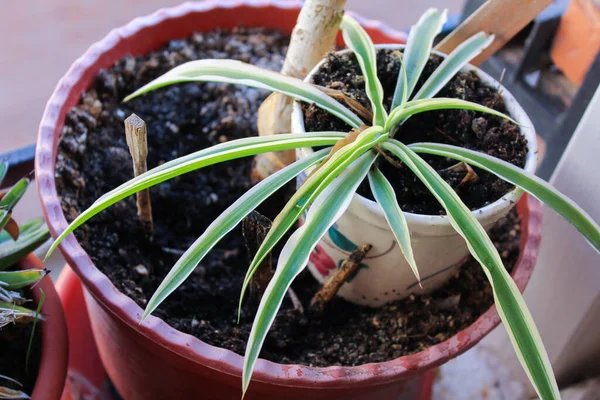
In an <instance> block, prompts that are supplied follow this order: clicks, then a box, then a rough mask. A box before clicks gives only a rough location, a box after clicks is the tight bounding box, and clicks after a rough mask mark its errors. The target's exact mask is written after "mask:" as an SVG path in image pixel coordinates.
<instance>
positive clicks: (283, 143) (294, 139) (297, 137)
mask: <svg viewBox="0 0 600 400" xmlns="http://www.w3.org/2000/svg"><path fill="white" fill-rule="evenodd" d="M344 137H345V134H343V133H336V132H330V133H321V134H320V135H318V136H317V135H315V134H313V133H301V134H300V133H297V134H280V135H273V136H260V137H251V138H245V139H238V140H232V141H229V142H225V143H221V144H218V145H216V146H212V147H210V148H207V149H204V150H200V151H197V152H195V153H193V154H191V155H189V156H186V157H185V159H186V161H185V162H183V163H182V162H179V161H178V160H174V161H172V162H170V163H166V164H165V165H167V164H169V165H168V166H166V167H165V165H163V166H160V167H157V168H154V169H151V170H150V171H148V172H146V173H144V174H142V175H140V176H138V177H137V178H134V179H132V180H131V181H129V182H126V183H124V184H123V185H121V186H119V187H117V188H116V189H114V190H112V191H110V192H109V193H107V194H105V195H104V196H102V197H100V198H99V199H98V200H96V201H95V202H94V204H92V205H91V206H90V207H89V208H88V209H87V210H85V211H84V212H82V213H81V214H79V216H78V217H77V218H76V219H75V220H74V221H73V222H71V224H70V225H69V226H68V227H67V228H66V229H65V230H64V232H62V233H61V234H60V235H59V237H58V238H56V240H55V241H54V243H52V246H50V249H49V250H48V253H47V254H46V258H48V256H49V255H50V254H52V252H53V251H54V250H55V249H56V247H58V245H59V243H60V242H61V241H62V240H63V239H64V238H65V237H67V236H68V235H69V234H70V233H72V232H73V231H74V230H75V229H77V228H78V227H80V226H81V225H82V224H84V223H85V222H86V221H87V220H89V219H90V218H92V217H93V216H94V215H96V214H98V213H99V212H101V211H102V210H105V209H106V208H108V207H110V206H111V205H113V204H115V203H117V202H118V201H120V200H122V199H124V198H126V197H128V196H130V195H132V194H134V193H136V192H139V191H140V190H143V189H146V188H149V187H151V186H154V185H157V184H159V183H161V182H164V181H166V180H169V179H172V178H174V177H176V176H179V175H182V174H184V173H186V172H190V171H194V170H197V169H200V168H203V167H207V166H209V165H213V164H218V163H221V162H225V161H230V160H234V159H237V158H242V157H247V156H253V155H256V154H259V153H268V152H271V151H281V150H290V149H295V148H298V147H310V146H331V145H334V144H335V143H336V142H337V141H338V140H339V139H342V138H344Z"/></svg>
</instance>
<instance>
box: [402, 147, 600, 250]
mask: <svg viewBox="0 0 600 400" xmlns="http://www.w3.org/2000/svg"><path fill="white" fill-rule="evenodd" d="M409 147H410V148H411V149H412V150H413V151H415V152H417V153H427V154H433V155H437V156H441V157H448V158H453V159H456V160H459V161H463V162H466V163H467V164H470V165H472V166H474V167H478V168H481V169H483V170H486V171H488V172H490V173H492V174H494V175H496V176H498V177H499V178H501V179H503V180H505V181H507V182H510V183H512V184H513V185H515V186H517V187H519V188H521V189H522V190H524V191H526V192H527V193H529V194H531V195H532V196H534V197H535V198H537V199H539V200H540V201H542V202H544V203H545V204H546V205H548V206H550V207H551V208H552V209H553V210H554V211H556V212H557V213H559V214H560V215H561V216H562V217H563V218H564V219H566V220H567V221H569V222H570V223H571V224H573V225H574V226H575V228H577V230H578V231H579V232H581V234H582V235H583V236H584V237H585V238H586V239H587V241H588V242H589V243H590V244H591V245H592V246H593V247H594V248H595V249H596V251H599V252H600V226H598V224H597V223H596V222H594V220H593V219H592V217H591V216H590V215H589V214H588V213H586V212H585V211H584V210H583V209H582V208H581V207H579V206H578V205H577V204H575V202H574V201H572V200H571V199H569V198H568V197H567V196H565V195H563V194H562V193H560V192H559V191H558V190H556V189H555V188H553V187H552V185H550V184H549V183H548V182H545V181H543V180H542V179H540V178H538V177H537V176H535V175H534V174H531V173H529V172H527V171H524V170H523V169H521V168H519V167H516V166H514V165H512V164H510V163H508V162H506V161H503V160H500V159H498V158H495V157H492V156H489V155H487V154H484V153H480V152H478V151H474V150H469V149H465V148H462V147H457V146H450V145H447V144H438V143H415V144H412V145H410V146H409Z"/></svg>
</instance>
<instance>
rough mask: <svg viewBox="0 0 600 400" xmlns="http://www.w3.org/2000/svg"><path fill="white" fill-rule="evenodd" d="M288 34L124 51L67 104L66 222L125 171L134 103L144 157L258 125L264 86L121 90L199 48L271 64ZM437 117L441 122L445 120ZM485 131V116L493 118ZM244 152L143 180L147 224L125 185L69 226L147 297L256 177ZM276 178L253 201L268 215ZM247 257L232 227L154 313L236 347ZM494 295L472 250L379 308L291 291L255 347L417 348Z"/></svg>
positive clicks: (338, 359) (326, 354)
mask: <svg viewBox="0 0 600 400" xmlns="http://www.w3.org/2000/svg"><path fill="white" fill-rule="evenodd" d="M287 42H288V38H287V37H286V36H284V35H282V34H280V33H278V32H274V31H266V30H261V29H238V30H235V31H232V32H227V31H220V30H217V31H213V32H210V33H205V34H195V35H193V36H192V37H190V38H189V39H187V40H177V41H172V42H170V43H169V44H167V45H166V46H165V47H164V48H162V49H160V50H158V51H156V52H153V53H151V54H149V55H146V56H141V57H131V56H130V57H125V58H124V59H122V60H120V61H119V62H117V63H116V64H115V65H114V66H113V67H111V68H110V69H108V70H105V71H102V72H101V73H100V74H99V75H98V77H97V79H96V81H95V82H94V83H93V85H92V87H91V88H90V89H89V90H88V92H86V93H84V94H83V95H82V98H81V102H80V104H79V105H78V106H76V107H75V108H74V109H73V110H72V111H71V112H70V113H69V114H68V116H67V119H66V123H65V126H64V129H63V137H62V140H61V142H60V145H59V153H58V162H57V172H56V179H57V185H58V191H59V194H60V195H61V197H62V207H63V211H64V212H65V215H66V216H67V219H68V220H73V219H74V218H75V217H76V216H77V215H78V214H79V213H80V212H81V211H82V210H84V209H85V208H87V207H88V206H89V205H91V204H92V202H93V201H94V200H96V199H97V198H98V197H100V196H101V195H102V194H104V193H106V192H107V191H109V190H111V189H113V188H114V187H116V186H117V185H119V184H121V183H123V182H125V181H127V180H128V179H130V178H131V177H132V175H133V172H132V167H131V159H130V156H129V154H128V151H127V145H126V142H125V134H124V128H123V120H124V119H125V118H126V117H127V116H129V115H130V114H131V113H132V112H135V113H136V114H138V115H139V116H140V117H142V118H143V119H144V120H145V121H146V122H147V124H148V146H149V151H148V153H149V159H148V166H149V168H152V167H155V166H157V165H160V164H161V163H164V162H166V161H169V160H172V159H174V158H175V157H178V156H182V155H185V154H188V153H190V152H192V151H196V150H198V149H202V148H205V147H208V146H211V145H214V144H216V143H220V142H224V141H227V140H232V139H236V138H240V137H248V136H254V135H256V130H255V124H256V113H257V109H258V106H259V105H260V104H261V102H262V100H263V99H264V98H265V97H266V96H267V94H268V93H266V92H264V91H259V90H256V89H249V88H244V87H241V86H227V85H223V84H195V83H192V84H182V85H175V86H171V87H168V88H164V89H161V90H158V91H155V92H152V93H149V94H147V95H144V96H142V97H139V98H137V99H134V100H133V101H131V102H129V103H121V99H122V98H123V97H124V96H125V95H127V94H129V93H131V92H132V91H134V90H135V89H136V88H138V87H140V86H141V85H142V84H144V83H146V82H148V81H149V80H151V79H153V78H155V77H157V76H159V75H160V74H162V73H164V72H166V71H168V70H169V69H170V68H172V67H174V66H175V65H178V64H181V63H183V62H185V61H188V60H193V59H200V58H235V59H241V60H243V61H247V62H250V63H252V64H257V65H260V66H263V67H266V68H270V69H273V70H278V69H279V68H280V67H281V64H282V61H283V55H284V54H285V51H286V46H287ZM445 129H446V128H445ZM490 129H491V128H490ZM251 165H252V160H251V159H244V160H240V161H235V162H229V163H227V164H222V165H219V166H217V167H214V168H206V169H203V170H202V171H201V172H192V173H188V174H186V175H184V176H181V177H178V178H176V179H173V180H171V181H168V182H165V183H162V184H160V185H157V186H155V187H153V188H152V189H151V199H152V208H153V215H154V232H153V234H152V235H151V236H150V235H147V234H146V233H145V232H144V230H143V229H142V227H141V225H140V223H139V221H138V219H137V211H136V206H135V198H134V197H131V198H128V199H126V200H124V201H121V202H120V203H117V204H116V205H114V206H112V207H111V208H109V209H108V210H106V211H104V212H102V213H101V214H100V215H98V216H97V217H95V218H93V219H92V220H90V221H89V222H88V223H86V224H85V225H84V226H83V227H82V228H80V229H78V230H77V231H76V236H77V238H78V240H79V242H80V243H81V245H82V246H83V248H84V249H85V250H86V251H87V253H88V254H89V255H90V256H91V258H92V260H93V261H94V263H95V264H96V266H97V267H98V268H99V269H100V270H101V271H103V272H104V273H105V274H106V275H107V276H108V277H109V278H110V279H111V281H112V282H113V283H114V284H115V286H116V287H117V288H118V289H119V290H120V291H121V292H123V293H124V294H126V295H127V296H129V297H131V298H132V299H133V300H134V301H135V302H136V303H137V304H138V305H140V307H142V308H144V307H145V305H146V303H147V301H148V299H150V297H151V295H152V293H153V292H154V290H155V289H156V288H157V287H158V285H159V284H160V282H161V281H162V279H163V278H164V277H165V275H166V274H167V272H168V271H169V269H170V268H171V266H173V265H174V263H175V262H176V261H177V259H178V257H179V256H180V255H181V253H182V252H183V251H184V250H185V249H187V247H188V246H189V245H190V244H191V243H192V242H193V241H194V240H195V239H196V238H197V237H198V236H199V235H200V234H201V233H202V232H203V231H204V230H205V229H206V227H207V226H208V225H209V224H210V223H211V222H212V221H213V220H214V219H215V218H216V216H217V215H218V214H219V213H220V212H221V211H223V210H224V209H225V208H226V207H227V206H229V205H230V204H231V203H233V202H234V201H235V200H236V199H237V198H238V197H239V196H240V195H241V194H242V193H244V192H245V191H246V190H247V189H248V188H250V187H251V186H252V182H251V180H250V178H249V176H250V171H251ZM287 189H288V190H287V192H286V191H285V190H284V191H283V192H282V193H279V194H278V195H277V196H275V197H274V199H273V200H272V201H271V202H270V203H268V204H265V205H264V207H261V208H260V209H259V211H260V212H261V213H263V214H264V215H266V216H268V217H270V218H273V217H274V215H275V214H276V213H277V211H278V210H279V209H280V208H281V207H282V205H283V203H282V202H283V200H284V198H285V196H286V193H289V188H287ZM519 237H520V224H519V220H518V217H517V216H516V213H514V212H513V213H511V214H510V215H509V217H508V218H506V219H505V220H503V221H501V222H500V224H499V226H498V227H496V228H494V229H493V230H492V238H493V240H494V242H495V244H496V245H497V247H498V249H499V250H500V254H501V256H502V258H503V260H504V262H505V264H506V266H507V268H509V269H510V268H512V267H513V265H514V262H515V260H516V259H517V257H518V248H519ZM248 264H249V254H248V251H247V249H246V245H245V242H244V238H243V236H242V232H241V228H240V227H238V228H236V229H235V230H233V231H232V232H231V233H230V234H228V235H227V236H226V237H225V238H224V239H223V240H222V241H221V242H220V243H219V244H218V245H217V246H216V247H215V248H214V249H213V250H212V251H211V252H210V253H209V254H208V256H207V257H206V258H205V259H204V260H203V261H202V263H201V264H200V265H199V266H198V267H197V268H196V269H195V271H194V272H193V273H192V275H191V276H190V277H189V278H188V279H187V280H186V281H185V283H184V284H183V285H181V286H180V287H179V288H178V289H177V290H176V291H175V292H174V293H173V294H172V295H171V296H170V297H169V298H168V299H167V300H166V301H165V302H164V303H163V304H162V305H161V306H160V307H159V309H158V310H157V311H156V312H155V315H156V316H159V317H161V318H163V319H164V320H165V321H166V322H167V323H169V324H170V325H171V326H173V327H174V328H176V329H179V330H180V331H182V332H186V333H189V334H192V335H194V336H196V337H198V338H200V339H202V340H203V341H205V342H207V343H210V344H212V345H215V346H219V347H224V348H227V349H230V350H233V351H235V352H236V353H238V354H243V353H244V349H245V345H246V341H247V338H248V334H249V332H250V328H251V324H252V321H253V318H254V315H255V311H256V303H255V302H247V304H245V305H244V307H243V310H242V315H241V321H240V323H239V324H237V323H236V314H237V304H238V298H239V291H240V288H241V284H242V279H243V276H244V274H245V271H246V269H247V267H248ZM293 288H294V291H295V293H296V294H297V295H298V297H299V298H300V300H301V302H302V304H303V305H304V308H305V309H306V308H307V307H308V304H309V302H310V299H311V297H312V296H313V295H314V293H315V292H316V291H317V290H318V289H319V285H318V284H317V283H316V281H315V280H314V279H313V278H312V277H311V276H310V274H309V273H308V272H306V271H305V272H303V273H302V274H301V275H300V277H299V278H298V279H297V280H296V281H295V282H294V284H293ZM492 302H493V298H492V293H491V289H490V287H489V285H488V283H487V281H486V278H485V276H484V274H483V272H482V270H481V268H480V267H479V266H478V265H477V264H476V262H475V261H474V260H472V259H471V260H469V261H468V262H467V263H466V265H465V266H464V267H463V268H462V269H461V270H460V272H458V273H457V275H456V276H455V277H453V278H452V279H451V280H450V281H449V282H448V283H447V284H446V285H445V286H444V287H443V288H441V289H439V290H437V291H436V292H435V293H433V294H431V295H424V296H412V297H410V298H407V299H404V300H402V301H397V302H393V303H389V304H387V305H385V306H383V307H381V308H379V309H371V308H367V307H360V306H356V305H353V304H350V303H348V302H346V301H344V300H342V299H339V298H335V299H334V300H333V301H332V302H331V303H330V304H329V307H328V309H327V311H326V312H325V314H324V315H321V316H320V317H315V316H309V315H308V313H306V315H305V314H303V313H302V312H300V311H299V310H297V309H295V308H294V307H293V305H292V302H291V301H290V300H289V299H288V298H287V297H286V299H285V300H284V303H283V305H282V309H281V311H280V312H279V314H278V317H277V319H276V321H275V323H274V325H273V328H272V329H271V331H270V333H269V335H268V337H267V340H266V342H265V345H264V348H263V351H262V354H261V357H263V358H266V359H269V360H272V361H275V362H280V363H301V364H306V365H314V366H329V365H336V364H337V365H359V364H364V363H368V362H379V361H386V360H389V359H393V358H396V357H399V356H402V355H406V354H410V353H413V352H417V351H420V350H422V349H424V348H426V347H428V346H431V345H433V344H435V343H439V342H440V341H443V340H445V339H447V338H448V337H450V336H452V335H453V334H455V333H456V332H458V331H460V330H461V329H463V328H465V327H466V326H468V325H470V324H471V323H473V322H474V321H475V320H476V319H477V317H479V316H480V315H481V314H482V313H483V312H484V311H485V310H487V309H488V308H489V307H490V305H491V304H492Z"/></svg>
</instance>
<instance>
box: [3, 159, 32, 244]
mask: <svg viewBox="0 0 600 400" xmlns="http://www.w3.org/2000/svg"><path fill="white" fill-rule="evenodd" d="M4 172H6V171H4ZM30 182H31V176H30V175H27V176H26V177H24V178H21V179H20V180H19V181H18V182H17V183H15V185H14V186H13V187H12V188H10V190H9V191H8V192H6V194H5V195H4V197H2V199H1V200H0V230H2V229H4V228H5V227H7V225H6V224H8V222H9V221H10V219H11V216H12V210H13V208H14V207H15V206H16V205H17V203H18V202H19V200H21V198H22V197H23V195H24V194H25V192H26V191H27V188H28V187H29V183H30ZM7 229H8V227H7ZM17 236H18V232H17ZM15 237H16V236H15Z"/></svg>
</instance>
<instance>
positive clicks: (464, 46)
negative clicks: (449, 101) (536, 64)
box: [413, 32, 494, 100]
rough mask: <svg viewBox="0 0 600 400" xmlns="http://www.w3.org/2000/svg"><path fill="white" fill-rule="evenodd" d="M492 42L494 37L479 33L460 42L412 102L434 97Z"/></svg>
mask: <svg viewBox="0 0 600 400" xmlns="http://www.w3.org/2000/svg"><path fill="white" fill-rule="evenodd" d="M493 41H494V35H488V34H486V33H484V32H479V33H477V34H475V35H473V36H471V37H470V38H469V39H467V40H465V41H464V42H462V43H461V44H460V45H459V46H458V47H457V48H456V49H454V51H453V52H452V53H450V55H448V56H447V57H446V59H444V61H443V62H442V63H441V64H440V66H439V67H437V68H436V70H435V71H434V72H433V74H431V76H430V77H429V78H427V80H426V81H425V83H424V84H423V86H421V89H419V91H418V92H417V94H416V95H415V96H414V97H413V99H414V100H418V99H428V98H431V97H433V96H435V95H436V94H437V93H438V92H439V91H440V90H442V88H443V87H444V86H445V85H446V83H448V82H449V81H450V79H452V78H453V77H454V75H456V74H457V73H458V72H459V71H460V69H461V68H462V67H464V66H465V65H466V64H467V63H468V62H469V61H471V60H472V59H473V58H475V57H477V56H478V55H479V54H480V53H481V52H482V51H483V49H485V48H486V47H488V46H489V45H490V44H492V42H493Z"/></svg>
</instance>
